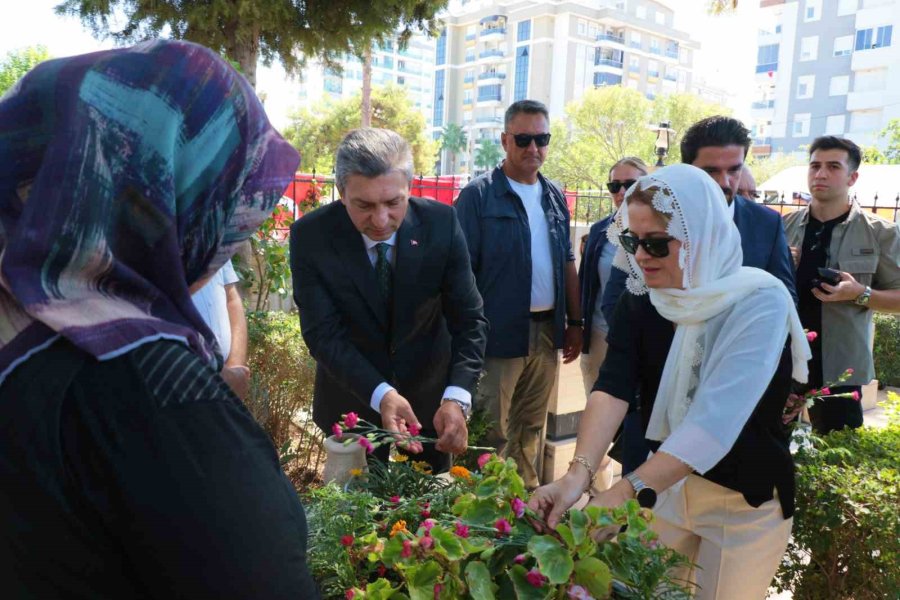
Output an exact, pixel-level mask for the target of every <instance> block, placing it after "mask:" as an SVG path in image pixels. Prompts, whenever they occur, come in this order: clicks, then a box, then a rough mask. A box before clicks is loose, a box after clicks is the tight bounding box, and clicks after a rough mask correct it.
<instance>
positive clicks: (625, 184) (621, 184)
mask: <svg viewBox="0 0 900 600" xmlns="http://www.w3.org/2000/svg"><path fill="white" fill-rule="evenodd" d="M636 182H637V180H636V179H626V180H625V181H607V182H606V189H608V190H609V193H610V194H618V193H619V190H621V189H622V188H625V189H626V190H627V189H628V188H630V187H631V186H633V185H634V184H635V183H636Z"/></svg>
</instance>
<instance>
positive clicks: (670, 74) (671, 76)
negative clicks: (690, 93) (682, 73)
mask: <svg viewBox="0 0 900 600" xmlns="http://www.w3.org/2000/svg"><path fill="white" fill-rule="evenodd" d="M663 79H665V80H666V81H678V73H676V72H675V71H666V74H665V75H663Z"/></svg>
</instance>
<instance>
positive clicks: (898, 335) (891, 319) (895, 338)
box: [874, 313, 900, 387]
mask: <svg viewBox="0 0 900 600" xmlns="http://www.w3.org/2000/svg"><path fill="white" fill-rule="evenodd" d="M874 355H875V377H876V378H877V379H878V382H879V383H880V384H882V385H889V386H892V387H900V317H898V316H897V315H886V314H879V313H876V314H875V350H874Z"/></svg>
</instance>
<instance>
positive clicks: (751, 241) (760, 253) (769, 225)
mask: <svg viewBox="0 0 900 600" xmlns="http://www.w3.org/2000/svg"><path fill="white" fill-rule="evenodd" d="M734 224H735V225H737V228H738V231H740V233H741V249H742V250H743V251H744V266H745V267H756V268H758V269H764V270H766V271H768V272H769V273H771V274H772V275H774V276H775V277H777V278H778V279H780V280H781V281H782V282H783V283H784V285H785V287H786V288H787V289H788V291H789V292H790V293H791V297H792V298H793V299H794V304H797V287H796V284H795V282H794V263H793V261H792V260H791V252H790V250H789V249H788V245H787V240H786V238H785V236H784V226H783V225H782V221H781V216H780V215H779V214H778V213H777V212H775V211H774V210H772V209H771V208H768V207H766V206H763V205H762V204H757V203H756V202H751V201H750V200H747V199H746V198H743V197H741V196H735V197H734ZM627 278H628V277H627V275H626V274H625V273H624V272H623V271H620V270H619V269H613V272H612V275H610V278H609V282H608V283H607V285H606V289H605V290H603V304H602V308H601V309H602V310H603V315H604V316H605V317H606V320H607V322H612V314H613V309H614V308H615V307H616V302H618V300H619V296H621V295H622V292H623V291H625V281H626V280H627Z"/></svg>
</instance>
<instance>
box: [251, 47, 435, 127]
mask: <svg viewBox="0 0 900 600" xmlns="http://www.w3.org/2000/svg"><path fill="white" fill-rule="evenodd" d="M434 59H435V40H434V38H430V37H427V36H424V35H414V36H413V37H412V38H411V39H410V41H409V44H407V46H406V47H405V48H400V47H399V46H398V45H397V44H396V42H391V41H388V42H386V43H385V44H383V45H381V46H376V47H375V48H373V51H372V86H373V87H377V86H382V85H387V84H391V83H392V84H395V85H398V86H400V87H403V88H406V91H407V92H408V93H409V97H410V99H411V100H412V102H413V104H414V105H415V107H416V108H417V109H418V110H420V111H421V112H422V114H423V115H424V116H425V120H426V123H427V127H429V128H431V118H432V115H433V114H434V111H433V110H432V108H433V107H432V99H433V98H434V93H433V83H434ZM341 66H342V70H340V71H338V70H332V69H328V68H326V67H325V66H324V65H323V64H322V63H321V62H319V61H316V60H311V61H310V63H309V66H308V67H307V68H306V69H304V70H303V73H302V75H301V76H300V77H299V78H298V79H297V80H292V81H287V82H285V81H283V80H282V81H272V82H271V83H269V87H272V88H273V89H275V88H276V87H286V88H287V89H288V90H289V93H288V98H287V100H286V104H288V107H281V106H279V107H278V108H279V109H281V110H282V112H287V111H288V110H290V109H296V108H310V107H312V106H315V105H316V104H318V103H319V102H320V101H321V100H323V99H325V98H330V99H332V100H340V99H344V98H349V97H351V96H353V95H354V94H356V93H358V92H359V91H360V90H361V89H362V71H363V65H362V62H361V61H360V60H359V59H358V58H357V57H355V56H347V57H345V58H344V60H343V61H342V64H341ZM267 83H268V82H267ZM261 89H262V88H261ZM267 108H268V104H267Z"/></svg>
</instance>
